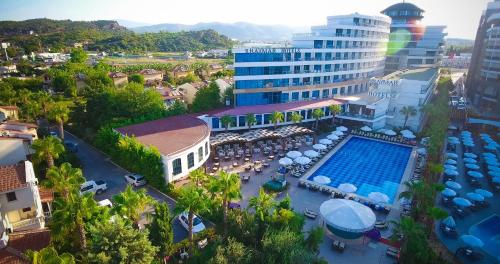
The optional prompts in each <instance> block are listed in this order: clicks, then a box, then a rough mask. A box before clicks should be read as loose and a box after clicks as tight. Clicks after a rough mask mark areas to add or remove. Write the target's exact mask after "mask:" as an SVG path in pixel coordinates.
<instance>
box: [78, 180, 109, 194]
mask: <svg viewBox="0 0 500 264" xmlns="http://www.w3.org/2000/svg"><path fill="white" fill-rule="evenodd" d="M107 189H108V184H106V182H104V181H86V182H84V183H83V184H82V185H80V194H86V193H89V192H92V193H97V194H101V193H102V192H104V191H106V190H107Z"/></svg>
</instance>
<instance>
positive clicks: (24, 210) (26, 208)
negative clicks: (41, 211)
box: [23, 207, 31, 213]
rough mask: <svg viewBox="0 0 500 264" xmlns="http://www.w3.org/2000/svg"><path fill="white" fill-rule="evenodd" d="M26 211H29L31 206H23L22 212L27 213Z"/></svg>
mask: <svg viewBox="0 0 500 264" xmlns="http://www.w3.org/2000/svg"><path fill="white" fill-rule="evenodd" d="M28 212H31V207H25V208H23V213H28Z"/></svg>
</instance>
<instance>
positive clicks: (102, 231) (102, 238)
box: [88, 217, 158, 264]
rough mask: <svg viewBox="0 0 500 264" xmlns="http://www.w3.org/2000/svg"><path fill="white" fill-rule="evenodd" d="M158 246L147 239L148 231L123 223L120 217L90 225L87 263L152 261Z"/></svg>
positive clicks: (140, 262) (145, 263)
mask: <svg viewBox="0 0 500 264" xmlns="http://www.w3.org/2000/svg"><path fill="white" fill-rule="evenodd" d="M157 251H158V248H157V247H155V246H153V245H151V242H150V241H149V240H148V231H147V230H146V231H140V230H136V229H133V228H131V227H130V226H127V225H125V223H124V221H123V220H122V219H121V218H120V217H116V218H115V220H114V221H112V222H108V223H96V224H95V225H93V226H91V227H90V247H89V254H88V261H89V263H99V264H101V263H102V264H115V263H116V264H118V263H138V264H149V263H152V261H153V259H154V256H155V254H156V252H157Z"/></svg>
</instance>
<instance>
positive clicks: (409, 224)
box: [391, 217, 424, 251]
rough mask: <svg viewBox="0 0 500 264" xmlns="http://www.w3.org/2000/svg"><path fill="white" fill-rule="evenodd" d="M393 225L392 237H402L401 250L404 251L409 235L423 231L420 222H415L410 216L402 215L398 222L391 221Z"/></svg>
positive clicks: (412, 235) (413, 235)
mask: <svg viewBox="0 0 500 264" xmlns="http://www.w3.org/2000/svg"><path fill="white" fill-rule="evenodd" d="M391 223H392V224H393V225H394V229H393V235H392V237H393V239H400V238H403V241H402V242H403V243H402V245H401V250H402V251H406V250H407V248H406V245H407V243H406V242H407V241H408V238H409V237H415V235H416V234H422V233H423V232H424V230H423V227H422V225H421V224H419V223H417V222H415V221H414V220H413V219H412V218H411V217H402V218H401V219H400V221H399V222H396V221H391Z"/></svg>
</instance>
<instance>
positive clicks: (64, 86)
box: [52, 71, 76, 96]
mask: <svg viewBox="0 0 500 264" xmlns="http://www.w3.org/2000/svg"><path fill="white" fill-rule="evenodd" d="M52 87H53V88H54V91H56V92H59V93H64V94H65V95H67V96H68V95H69V96H76V80H75V78H74V77H73V76H72V75H71V74H70V73H68V72H65V71H56V72H55V73H54V74H53V76H52Z"/></svg>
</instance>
